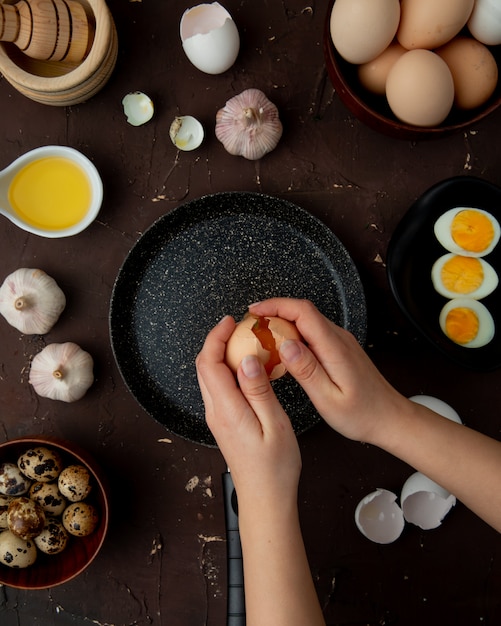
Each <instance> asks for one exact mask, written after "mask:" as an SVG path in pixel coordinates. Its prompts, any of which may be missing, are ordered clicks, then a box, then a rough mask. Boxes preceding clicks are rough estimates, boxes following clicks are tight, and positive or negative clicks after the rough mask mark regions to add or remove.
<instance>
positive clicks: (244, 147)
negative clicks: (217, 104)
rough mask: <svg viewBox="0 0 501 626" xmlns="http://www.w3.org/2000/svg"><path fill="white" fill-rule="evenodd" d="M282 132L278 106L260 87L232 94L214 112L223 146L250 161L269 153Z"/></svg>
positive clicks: (217, 135) (218, 134)
mask: <svg viewBox="0 0 501 626" xmlns="http://www.w3.org/2000/svg"><path fill="white" fill-rule="evenodd" d="M282 132H283V127H282V122H281V121H280V118H279V114H278V109H277V107H276V106H275V105H274V104H273V102H270V100H268V98H267V97H266V95H265V94H264V93H263V92H262V91H260V90H259V89H246V90H245V91H243V92H242V93H240V94H239V95H237V96H234V97H233V98H231V99H230V100H228V102H227V103H226V105H225V106H224V107H223V108H222V109H220V110H219V111H218V112H217V115H216V137H217V138H218V139H219V141H220V142H221V143H222V144H223V146H224V147H225V149H226V150H227V151H228V152H229V153H230V154H235V155H238V156H243V157H244V158H246V159H250V160H252V161H255V160H257V159H260V158H261V157H263V156H264V155H265V154H267V153H268V152H271V151H272V150H273V149H274V148H275V147H276V145H277V144H278V142H279V141H280V138H281V136H282Z"/></svg>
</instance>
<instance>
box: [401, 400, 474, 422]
mask: <svg viewBox="0 0 501 626" xmlns="http://www.w3.org/2000/svg"><path fill="white" fill-rule="evenodd" d="M409 400H410V401H411V402H414V403H415V404H421V405H422V406H425V407H427V408H428V409H431V410H432V411H435V413H438V414H439V415H442V417H446V418H447V419H448V420H451V422H456V424H462V423H463V422H462V421H461V418H460V417H459V414H458V412H457V411H456V410H455V409H453V408H452V407H451V405H450V404H447V402H444V401H443V400H440V399H439V398H435V397H433V396H427V395H426V394H419V395H415V396H411V397H410V398H409Z"/></svg>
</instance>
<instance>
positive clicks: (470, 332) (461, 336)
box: [445, 307, 480, 345]
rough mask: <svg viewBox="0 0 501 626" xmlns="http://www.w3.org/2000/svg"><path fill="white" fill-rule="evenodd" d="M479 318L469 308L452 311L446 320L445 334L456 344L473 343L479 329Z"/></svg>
mask: <svg viewBox="0 0 501 626" xmlns="http://www.w3.org/2000/svg"><path fill="white" fill-rule="evenodd" d="M479 326H480V324H479V321H478V316H477V314H476V313H475V311H472V309H468V308H467V307H458V308H456V309H452V310H451V311H450V312H449V313H448V314H447V318H446V320H445V332H446V334H447V336H448V337H449V339H452V341H454V342H455V343H459V344H461V345H465V344H467V343H469V342H470V341H473V339H475V337H476V336H477V334H478V329H479Z"/></svg>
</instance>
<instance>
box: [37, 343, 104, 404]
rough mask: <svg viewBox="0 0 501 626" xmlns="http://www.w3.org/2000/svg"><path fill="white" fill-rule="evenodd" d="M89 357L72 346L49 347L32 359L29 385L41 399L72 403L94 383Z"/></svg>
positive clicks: (57, 345) (55, 344)
mask: <svg viewBox="0 0 501 626" xmlns="http://www.w3.org/2000/svg"><path fill="white" fill-rule="evenodd" d="M93 366H94V362H93V359H92V357H91V355H90V354H89V353H88V352H85V350H82V348H80V346H78V345H77V344H76V343H72V342H66V343H51V344H49V345H48V346H46V347H45V348H44V349H43V350H42V351H41V352H39V353H38V354H36V355H35V356H34V357H33V360H32V362H31V367H30V375H29V382H30V384H31V385H33V389H34V390H35V392H36V393H37V394H38V395H39V396H42V397H44V398H50V399H52V400H61V401H62V402H74V401H75V400H80V398H82V397H83V396H84V395H85V393H86V391H87V389H89V387H90V386H91V385H92V383H93V382H94V373H93Z"/></svg>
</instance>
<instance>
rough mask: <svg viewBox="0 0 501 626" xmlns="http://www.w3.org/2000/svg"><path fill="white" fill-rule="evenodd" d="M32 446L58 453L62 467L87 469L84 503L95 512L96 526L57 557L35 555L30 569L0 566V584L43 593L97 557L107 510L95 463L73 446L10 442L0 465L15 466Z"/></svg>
mask: <svg viewBox="0 0 501 626" xmlns="http://www.w3.org/2000/svg"><path fill="white" fill-rule="evenodd" d="M36 446H45V447H47V448H52V449H54V450H56V451H57V452H59V454H60V455H61V457H62V458H63V461H64V463H65V465H71V464H80V465H84V466H86V467H87V469H88V470H89V471H90V473H91V475H92V477H93V482H94V486H93V490H92V492H91V494H90V495H89V496H88V498H87V500H88V501H89V502H92V504H94V505H95V506H96V508H97V509H98V511H99V524H98V527H97V528H96V529H95V530H94V532H93V533H92V534H90V535H88V536H87V537H70V540H69V542H68V545H67V546H66V548H65V549H64V550H63V551H62V552H60V553H59V554H52V555H46V554H43V553H41V552H39V553H38V556H37V560H36V561H35V563H34V564H33V565H31V566H30V567H26V568H23V569H13V568H10V567H7V566H6V565H3V564H2V563H0V584H3V585H7V586H9V587H16V588H18V589H47V588H49V587H54V586H56V585H61V584H62V583H66V582H68V581H69V580H71V579H72V578H75V576H78V574H80V573H81V572H83V570H84V569H85V568H86V567H88V566H89V565H90V564H91V563H92V561H93V560H94V559H95V557H96V556H97V554H98V552H99V550H100V549H101V546H102V545H103V542H104V538H105V536H106V532H107V529H108V518H109V506H108V497H107V494H106V488H105V483H104V480H103V476H102V471H101V470H100V469H99V467H98V465H97V464H96V462H95V461H94V460H93V459H92V458H91V457H90V456H89V455H88V454H87V453H86V452H85V451H83V450H81V449H80V448H78V446H76V445H75V444H73V443H71V442H68V441H61V440H58V439H55V438H51V437H43V436H39V435H37V436H34V437H22V438H20V439H13V440H11V441H7V442H4V443H1V444H0V463H4V462H6V461H10V462H12V463H16V462H17V459H18V458H19V456H20V455H21V454H22V453H23V452H26V451H27V450H29V449H30V448H34V447H36Z"/></svg>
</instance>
